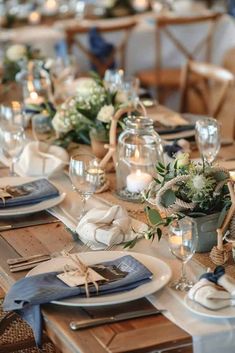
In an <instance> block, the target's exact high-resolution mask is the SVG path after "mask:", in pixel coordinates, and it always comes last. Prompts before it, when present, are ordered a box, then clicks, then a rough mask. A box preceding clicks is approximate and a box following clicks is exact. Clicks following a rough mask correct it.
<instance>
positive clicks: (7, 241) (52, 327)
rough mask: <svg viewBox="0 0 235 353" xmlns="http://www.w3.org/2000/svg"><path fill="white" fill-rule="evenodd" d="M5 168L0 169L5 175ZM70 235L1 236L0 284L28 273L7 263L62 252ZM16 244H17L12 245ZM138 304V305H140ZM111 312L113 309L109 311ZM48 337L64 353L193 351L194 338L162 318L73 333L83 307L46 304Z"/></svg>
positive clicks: (52, 228) (27, 232) (57, 228)
mask: <svg viewBox="0 0 235 353" xmlns="http://www.w3.org/2000/svg"><path fill="white" fill-rule="evenodd" d="M4 173H5V170H4V169H1V170H0V174H1V175H2V176H3V174H4ZM69 242H71V234H70V233H69V232H68V231H67V230H66V228H65V227H64V225H63V224H62V223H54V224H47V225H40V226H34V227H27V228H21V229H17V230H11V231H5V232H2V233H1V234H0V285H1V286H2V287H3V289H4V290H5V291H8V289H9V288H10V286H11V285H12V284H13V283H14V282H15V281H16V280H18V279H20V278H22V277H23V276H25V275H26V273H27V271H25V272H19V273H15V274H14V273H11V272H10V271H9V268H8V265H7V263H6V260H7V259H8V258H11V257H17V256H19V252H17V249H19V248H20V249H21V251H20V252H21V254H22V255H33V254H37V253H41V252H53V251H60V250H62V249H63V248H64V247H65V245H66V244H68V243H69ZM13 243H14V245H13ZM137 305H138V304H137ZM109 310H110V308H109ZM42 313H43V317H44V323H45V329H46V331H47V334H48V336H49V337H50V338H51V340H52V341H53V342H54V344H55V346H56V347H57V348H58V352H63V353H78V352H83V353H103V352H109V353H118V352H119V353H121V352H153V351H154V352H160V351H161V352H163V351H164V352H172V353H173V352H174V353H176V352H181V353H190V352H192V338H191V336H190V335H189V334H187V333H186V332H185V331H183V330H182V329H181V328H179V327H178V326H176V325H175V324H173V323H172V322H171V321H169V320H168V319H167V318H165V317H164V316H163V315H157V316H152V317H145V318H141V319H140V318H138V319H131V320H127V321H123V322H119V323H114V324H109V325H103V326H99V327H96V328H90V329H84V330H81V331H76V332H74V331H72V330H70V329H69V322H70V321H71V320H76V319H79V318H84V317H87V316H88V317H89V315H88V314H87V312H86V311H84V310H83V309H80V308H78V307H77V308H74V307H65V306H59V305H53V304H47V305H44V306H43V307H42Z"/></svg>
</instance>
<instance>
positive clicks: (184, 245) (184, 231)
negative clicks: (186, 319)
mask: <svg viewBox="0 0 235 353" xmlns="http://www.w3.org/2000/svg"><path fill="white" fill-rule="evenodd" d="M197 241H198V234H197V226H196V223H195V221H194V220H193V219H192V218H189V217H184V218H182V219H180V220H178V221H174V222H173V223H172V224H171V225H170V227H169V233H168V244H169V248H170V251H171V252H172V254H173V255H175V256H176V257H177V259H179V260H180V261H181V263H182V265H181V276H180V278H179V279H177V280H176V281H175V282H172V283H171V288H174V289H177V290H180V291H188V290H189V289H190V288H191V287H192V286H193V284H194V283H193V282H191V281H190V280H189V279H188V278H187V276H186V272H185V265H186V263H187V262H188V261H189V260H190V259H191V258H192V256H193V254H194V253H195V251H196V247H197Z"/></svg>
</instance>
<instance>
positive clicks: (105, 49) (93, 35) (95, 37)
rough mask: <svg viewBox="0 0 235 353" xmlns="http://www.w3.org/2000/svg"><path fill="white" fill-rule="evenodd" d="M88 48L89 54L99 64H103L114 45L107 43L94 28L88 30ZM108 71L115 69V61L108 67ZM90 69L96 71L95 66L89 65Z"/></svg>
mask: <svg viewBox="0 0 235 353" xmlns="http://www.w3.org/2000/svg"><path fill="white" fill-rule="evenodd" d="M88 38H89V46H90V51H91V53H92V54H93V55H94V56H96V57H97V59H99V60H100V61H101V62H103V63H105V62H106V61H107V60H108V58H109V57H110V55H111V53H112V51H113V50H114V45H113V44H111V43H108V42H107V41H106V40H105V39H104V38H103V37H102V36H101V34H100V33H99V31H98V30H97V28H96V27H93V28H91V29H90V31H89V34H88ZM108 68H109V69H115V68H116V63H115V60H113V61H112V63H111V64H110V65H109V67H108ZM91 69H92V70H95V71H96V70H97V68H96V66H95V65H94V64H92V63H91Z"/></svg>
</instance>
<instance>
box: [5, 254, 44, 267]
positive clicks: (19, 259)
mask: <svg viewBox="0 0 235 353" xmlns="http://www.w3.org/2000/svg"><path fill="white" fill-rule="evenodd" d="M48 256H51V255H50V254H37V255H32V256H26V257H17V258H14V259H8V260H7V263H8V265H13V266H14V265H17V264H22V263H24V262H26V263H29V262H31V261H34V260H38V259H41V258H44V257H48Z"/></svg>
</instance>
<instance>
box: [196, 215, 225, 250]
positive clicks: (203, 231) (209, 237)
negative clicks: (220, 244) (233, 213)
mask: <svg viewBox="0 0 235 353" xmlns="http://www.w3.org/2000/svg"><path fill="white" fill-rule="evenodd" d="M219 215H220V213H214V214H211V215H208V216H202V217H198V218H193V220H194V221H195V222H196V224H197V231H198V245H197V249H196V252H208V251H211V249H212V247H213V246H214V245H216V244H217V233H216V229H217V228H218V220H219Z"/></svg>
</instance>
